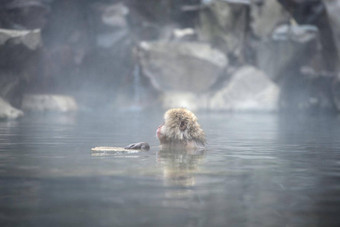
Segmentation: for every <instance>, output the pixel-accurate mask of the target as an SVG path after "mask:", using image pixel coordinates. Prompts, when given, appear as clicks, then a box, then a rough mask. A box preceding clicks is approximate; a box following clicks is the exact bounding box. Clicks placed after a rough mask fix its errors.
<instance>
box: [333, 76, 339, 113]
mask: <svg viewBox="0 0 340 227" xmlns="http://www.w3.org/2000/svg"><path fill="white" fill-rule="evenodd" d="M332 97H333V100H334V104H335V108H336V109H337V111H339V112H340V75H339V76H338V77H337V78H336V80H335V81H334V82H333V86H332Z"/></svg>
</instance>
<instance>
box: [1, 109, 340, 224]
mask: <svg viewBox="0 0 340 227" xmlns="http://www.w3.org/2000/svg"><path fill="white" fill-rule="evenodd" d="M198 117H199V120H200V123H201V125H202V127H203V129H204V130H205V132H206V134H207V140H208V150H207V151H206V152H205V153H197V154H188V153H183V152H161V151H159V148H158V146H157V145H158V141H157V139H156V137H155V130H156V128H157V126H158V125H159V124H160V123H161V122H162V113H151V114H150V113H115V114H104V113H100V114H99V115H98V114H94V113H93V114H75V115H64V116H58V115H29V116H25V117H24V118H22V119H20V120H18V121H10V122H0V226H339V224H340V217H339V214H340V118H339V117H333V116H327V117H320V116H308V117H307V116H277V115H259V114H258V115H250V114H241V115H237V114H212V113H200V114H198ZM139 141H147V142H149V143H150V144H151V145H152V148H151V150H150V151H149V152H142V153H137V154H136V153H135V154H106V155H101V156H98V155H93V154H92V153H91V151H90V148H91V147H95V146H125V145H127V144H129V143H131V142H139Z"/></svg>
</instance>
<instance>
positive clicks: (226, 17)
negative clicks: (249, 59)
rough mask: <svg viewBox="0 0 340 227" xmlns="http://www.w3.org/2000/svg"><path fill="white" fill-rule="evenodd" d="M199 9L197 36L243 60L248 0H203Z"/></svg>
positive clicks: (246, 31)
mask: <svg viewBox="0 0 340 227" xmlns="http://www.w3.org/2000/svg"><path fill="white" fill-rule="evenodd" d="M204 2H205V3H206V6H205V7H204V8H203V9H202V10H201V11H200V25H199V37H200V39H201V40H202V41H207V42H209V43H213V44H214V45H215V46H217V47H218V48H219V49H220V50H222V51H223V52H224V53H228V55H230V56H233V58H235V59H237V60H239V61H241V62H242V61H243V60H244V59H243V58H244V56H243V55H244V54H243V51H244V45H245V41H246V36H247V33H248V27H249V25H248V23H249V21H248V19H249V16H248V10H249V5H250V0H232V1H222V0H215V1H204Z"/></svg>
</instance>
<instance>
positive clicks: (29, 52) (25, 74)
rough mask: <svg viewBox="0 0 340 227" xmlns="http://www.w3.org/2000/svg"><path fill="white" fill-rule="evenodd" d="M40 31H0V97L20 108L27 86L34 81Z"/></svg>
mask: <svg viewBox="0 0 340 227" xmlns="http://www.w3.org/2000/svg"><path fill="white" fill-rule="evenodd" d="M41 46H42V43H41V34H40V30H39V29H36V30H25V31H23V30H20V31H19V30H9V29H0V96H1V97H3V98H5V99H6V100H8V101H9V102H10V103H11V104H12V105H14V106H15V107H17V108H18V107H20V103H21V99H22V94H23V92H24V91H25V89H27V87H28V86H27V85H28V84H29V83H30V82H32V80H34V78H36V77H37V74H38V70H39V67H37V65H38V63H39V56H40V55H39V51H40V50H41Z"/></svg>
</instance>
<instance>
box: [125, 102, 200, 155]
mask: <svg viewBox="0 0 340 227" xmlns="http://www.w3.org/2000/svg"><path fill="white" fill-rule="evenodd" d="M156 136H157V138H158V140H159V142H160V145H161V148H162V149H172V148H179V149H203V148H204V147H205V143H206V139H205V134H204V131H203V130H202V129H201V126H200V125H199V124H198V122H197V117H196V116H195V114H194V113H192V112H191V111H190V110H188V109H185V108H174V109H170V110H168V111H166V112H165V114H164V123H163V124H161V125H160V126H159V127H158V129H157V131H156ZM125 148H126V149H142V150H149V149H150V146H149V144H148V143H145V142H140V143H133V144H130V145H128V146H127V147H125Z"/></svg>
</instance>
